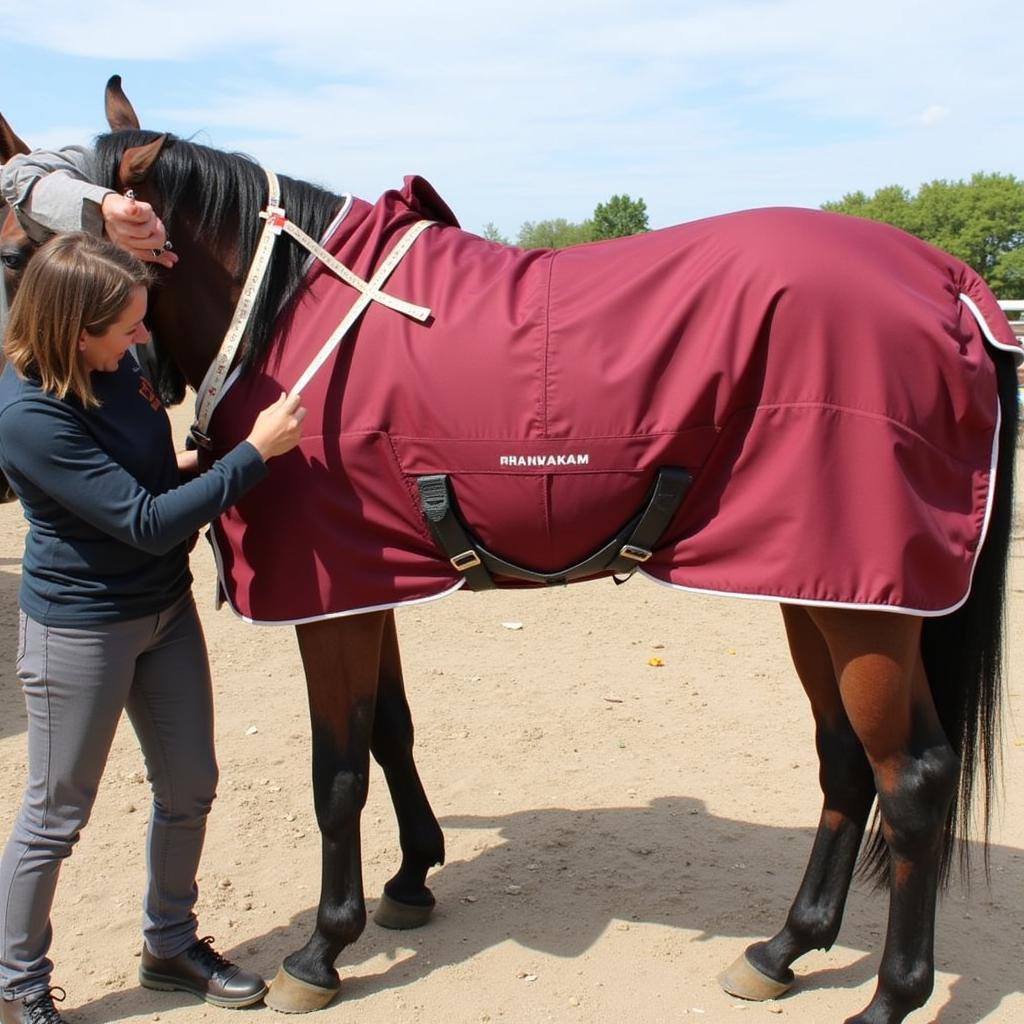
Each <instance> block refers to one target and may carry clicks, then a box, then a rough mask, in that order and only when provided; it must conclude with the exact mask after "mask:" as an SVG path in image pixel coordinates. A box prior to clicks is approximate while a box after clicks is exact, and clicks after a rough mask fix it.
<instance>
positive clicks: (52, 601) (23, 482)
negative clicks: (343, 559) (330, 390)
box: [0, 354, 267, 626]
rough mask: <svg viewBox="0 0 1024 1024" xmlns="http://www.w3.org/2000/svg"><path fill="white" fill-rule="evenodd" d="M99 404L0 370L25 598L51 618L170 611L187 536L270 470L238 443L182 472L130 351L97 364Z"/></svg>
mask: <svg viewBox="0 0 1024 1024" xmlns="http://www.w3.org/2000/svg"><path fill="white" fill-rule="evenodd" d="M91 381H92V387H93V391H94V393H95V395H96V397H97V398H98V399H99V400H100V402H101V403H102V404H101V406H100V408H98V409H88V410H86V409H84V408H83V406H82V404H81V403H80V402H79V401H78V399H77V398H74V397H69V398H67V399H64V400H59V399H57V398H55V397H54V396H53V395H51V394H49V393H47V392H44V391H43V390H42V388H41V387H40V385H39V382H38V381H34V380H32V379H31V378H29V379H22V378H20V377H19V376H18V375H17V374H16V373H15V372H14V371H13V370H12V368H11V367H10V366H7V367H6V368H5V370H4V371H3V374H2V375H0V469H2V470H3V472H4V473H5V474H6V475H7V478H8V480H9V481H10V484H11V487H12V488H13V490H14V492H15V494H17V496H18V497H19V499H20V500H21V504H22V507H23V508H24V511H25V518H26V519H27V520H28V524H29V531H28V536H27V538H26V540H25V557H24V561H23V564H22V581H21V592H20V604H21V608H22V610H23V611H24V612H25V614H26V615H28V616H30V617H31V618H33V619H35V620H36V621H37V622H41V623H43V624H45V625H53V626H83V625H86V624H89V623H104V622H114V621H121V620H125V619H133V618H139V617H141V616H143V615H151V614H155V613H157V612H160V611H163V610H164V609H165V608H168V607H169V606H170V605H171V604H173V603H174V602H175V601H176V600H177V599H178V598H179V597H180V596H181V595H182V594H183V593H185V591H186V590H187V589H188V588H189V586H190V584H191V582H192V576H191V573H190V572H189V569H188V552H187V541H188V540H189V538H190V537H191V536H192V534H193V533H195V531H196V530H198V529H199V528H200V527H202V526H204V525H205V524H206V523H208V522H210V520H211V519H214V518H215V517H216V516H218V515H219V514H220V513H221V512H223V511H224V510H225V509H226V508H228V507H229V506H230V505H232V504H233V503H234V502H235V501H237V500H238V499H239V497H241V495H242V494H243V493H244V492H245V491H247V490H248V489H249V488H250V487H252V486H253V485H254V484H255V483H257V482H258V481H259V480H261V479H263V477H264V476H266V474H267V467H266V466H265V465H264V462H263V460H262V458H261V457H260V455H259V452H257V451H256V449H255V448H254V447H253V446H252V445H250V444H249V443H248V442H242V443H241V444H239V445H238V446H237V447H236V448H234V449H233V450H232V451H231V452H229V453H228V454H227V455H226V456H225V457H224V458H222V459H220V460H219V461H218V462H216V463H215V464H214V466H213V467H212V468H211V469H210V470H209V471H208V472H206V473H203V474H202V475H201V476H199V477H197V478H196V479H194V480H190V481H189V482H188V483H184V484H183V483H181V480H180V478H179V475H178V469H177V463H176V460H175V455H174V449H173V444H172V438H171V428H170V423H169V421H168V419H167V414H166V412H165V411H164V409H163V407H162V406H161V405H160V402H159V399H158V398H157V397H156V395H155V394H154V392H153V388H152V387H151V386H150V384H149V381H148V380H147V379H146V377H145V376H144V375H143V374H142V373H141V371H140V370H139V367H138V364H137V363H136V362H135V360H134V358H133V357H132V356H131V355H130V354H129V355H126V356H125V357H124V358H123V359H122V360H121V362H120V364H119V365H118V368H117V370H115V371H113V372H111V373H104V372H94V373H93V374H92V377H91Z"/></svg>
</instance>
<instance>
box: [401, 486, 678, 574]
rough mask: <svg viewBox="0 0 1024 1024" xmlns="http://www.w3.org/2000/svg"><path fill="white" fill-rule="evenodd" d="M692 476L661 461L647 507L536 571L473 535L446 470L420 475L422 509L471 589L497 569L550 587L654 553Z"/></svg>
mask: <svg viewBox="0 0 1024 1024" xmlns="http://www.w3.org/2000/svg"><path fill="white" fill-rule="evenodd" d="M692 482H693V477H692V476H691V475H690V474H689V473H688V472H687V471H686V470H685V469H680V468H678V467H675V466H664V467H662V468H661V469H659V470H658V474H657V476H656V477H655V481H654V486H653V487H652V488H651V494H650V497H649V498H648V499H647V503H646V505H645V506H644V508H643V509H642V510H641V511H640V512H639V513H637V515H635V516H634V517H633V518H632V519H630V521H629V522H628V523H626V524H625V526H623V527H622V528H621V529H620V530H619V531H618V532H617V533H616V534H615V536H614V537H612V539H611V540H610V541H608V543H606V544H604V545H603V546H602V547H601V548H599V549H598V550H597V551H595V552H594V553H593V554H592V555H590V556H588V557H587V558H585V559H583V561H582V562H577V563H576V564H575V565H572V566H569V567H568V568H566V569H562V570H560V571H558V572H536V571H535V570H533V569H528V568H526V567H525V566H521V565H515V564H514V563H512V562H507V561H505V559H503V558H501V557H500V556H498V555H495V554H494V553H493V552H491V551H488V550H487V549H486V548H485V547H484V546H483V545H482V544H480V543H479V542H478V541H477V540H476V538H474V537H473V536H472V534H471V533H470V532H469V531H468V530H467V529H466V527H465V525H464V524H463V522H462V520H461V519H460V517H459V515H458V512H457V510H456V508H455V505H454V499H453V498H452V494H451V489H450V488H449V486H448V477H447V476H446V475H445V474H443V473H436V474H429V475H426V476H419V477H417V478H416V486H417V488H418V489H419V492H420V511H421V512H422V513H423V518H424V520H425V521H426V524H427V527H428V528H429V530H430V533H431V536H432V537H433V538H434V540H435V542H436V543H437V545H438V547H439V548H440V549H441V550H442V551H443V552H444V554H445V556H446V557H447V558H448V560H449V561H450V562H451V564H452V565H453V566H454V567H455V568H456V569H458V570H459V572H460V573H462V575H463V577H464V578H465V580H466V586H467V587H468V588H469V589H470V590H490V589H493V588H494V586H495V583H494V579H493V576H494V575H497V576H504V577H507V578H509V579H515V580H524V581H526V582H528V583H539V584H542V585H544V586H549V587H552V586H564V585H565V584H566V583H571V582H572V581H573V580H580V579H585V578H586V577H588V576H596V575H598V574H599V573H614V574H621V573H625V574H626V575H627V577H628V576H629V575H631V574H632V573H633V572H635V571H636V569H637V567H638V566H639V565H640V564H641V563H642V562H646V561H647V559H648V558H650V557H651V555H652V554H653V552H654V549H655V548H656V547H657V544H658V541H659V540H660V539H661V536H662V534H663V533H664V532H665V530H666V529H668V525H669V523H670V522H671V521H672V518H673V516H675V514H676V511H677V510H678V508H679V506H680V505H681V504H682V501H683V498H684V497H685V496H686V492H687V491H688V490H689V487H690V484H691V483H692Z"/></svg>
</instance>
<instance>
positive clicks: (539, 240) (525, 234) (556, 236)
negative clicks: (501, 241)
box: [516, 217, 594, 249]
mask: <svg viewBox="0 0 1024 1024" xmlns="http://www.w3.org/2000/svg"><path fill="white" fill-rule="evenodd" d="M592 232H593V222H591V221H589V220H585V221H584V222H583V223H582V224H574V223H573V222H572V221H568V220H566V219H565V218H564V217H557V218H555V219H554V220H539V221H532V220H528V221H526V222H525V223H524V224H523V226H522V227H521V228H520V229H519V237H518V238H517V239H516V245H518V246H519V247H520V248H521V249H564V248H565V247H566V246H568V245H579V244H580V242H590V241H593V238H594V236H593V233H592Z"/></svg>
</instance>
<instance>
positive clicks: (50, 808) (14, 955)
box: [0, 594, 217, 999]
mask: <svg viewBox="0 0 1024 1024" xmlns="http://www.w3.org/2000/svg"><path fill="white" fill-rule="evenodd" d="M18 678H19V679H20V680H21V682H22V686H23V688H24V691H25V703H26V705H27V708H28V782H27V785H26V789H25V796H24V799H23V801H22V804H21V809H20V811H19V812H18V817H17V819H16V821H15V824H14V830H13V832H12V833H11V837H10V839H9V840H8V842H7V846H6V848H5V849H4V852H3V858H2V859H0V914H2V917H0V992H2V993H3V994H5V995H6V996H7V998H15V999H21V998H24V997H25V996H31V995H34V994H35V993H37V992H42V991H45V989H46V988H47V987H48V985H49V984H50V974H51V971H52V970H53V964H52V962H51V961H50V960H49V958H48V956H47V953H48V951H49V948H50V941H51V937H52V930H51V926H50V908H51V906H52V904H53V897H54V891H55V889H56V886H57V876H58V874H59V873H60V864H61V861H62V860H64V858H66V857H68V856H70V855H71V850H72V848H73V847H74V845H75V843H76V842H77V841H78V836H79V833H80V832H81V830H82V828H83V827H84V825H85V823H86V822H87V821H88V820H89V814H90V812H91V811H92V806H93V802H94V800H95V799H96V791H97V789H98V787H99V782H100V777H101V776H102V774H103V769H104V766H105V765H106V762H107V755H108V754H109V752H110V745H111V743H112V741H113V738H114V732H115V730H116V728H117V723H118V719H119V718H120V716H121V711H122V710H125V711H127V713H128V717H129V718H130V720H131V723H132V725H133V727H134V728H135V733H136V735H137V736H138V738H139V743H140V745H141V747H142V752H143V754H144V755H145V759H146V769H147V774H148V776H149V781H150V783H151V785H152V788H153V809H152V814H151V816H150V821H149V834H148V839H147V858H146V863H147V868H148V875H149V879H148V883H147V888H146V893H145V898H144V905H143V922H142V925H143V936H144V938H145V942H146V945H147V946H148V947H149V949H150V951H151V952H152V953H154V954H155V955H156V956H158V957H171V956H177V955H178V953H180V952H182V950H184V949H186V948H187V947H188V946H189V945H191V944H192V942H194V941H195V937H196V919H195V915H194V914H193V907H194V905H195V901H196V896H197V894H198V890H197V888H196V871H197V869H198V866H199V857H200V854H201V853H202V848H203V838H204V835H205V831H206V816H207V814H208V813H209V810H210V804H211V803H212V802H213V798H214V795H215V791H216V787H217V762H216V759H215V756H214V750H213V699H212V695H211V690H210V670H209V664H208V661H207V656H206V643H205V641H204V639H203V632H202V626H201V625H200V623H199V617H198V615H197V613H196V609H195V605H194V603H193V601H192V595H191V594H186V595H185V596H184V597H182V598H181V599H180V600H178V601H177V602H175V603H174V604H173V605H172V606H171V607H170V608H168V609H167V610H166V611H164V612H161V613H160V614H159V615H150V616H147V617H145V618H141V619H132V620H130V621H128V622H116V623H111V624H108V625H99V626H94V627H89V628H67V627H58V626H43V625H41V624H39V623H38V622H35V621H34V620H33V619H30V618H28V617H26V616H25V615H22V616H21V622H20V635H19V643H18ZM111 881H112V883H113V884H115V885H116V884H117V882H116V879H112V880H111Z"/></svg>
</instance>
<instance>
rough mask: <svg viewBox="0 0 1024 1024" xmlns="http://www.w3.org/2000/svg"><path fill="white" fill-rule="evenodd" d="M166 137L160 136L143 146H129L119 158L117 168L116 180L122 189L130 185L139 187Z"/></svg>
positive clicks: (154, 161)
mask: <svg viewBox="0 0 1024 1024" xmlns="http://www.w3.org/2000/svg"><path fill="white" fill-rule="evenodd" d="M166 140H167V136H166V135H161V136H160V137H159V138H156V139H154V140H153V141H152V142H147V143H146V144H145V145H144V146H131V147H130V148H129V149H126V150H125V151H124V153H123V155H122V156H121V164H120V166H119V167H118V172H117V176H118V180H119V182H120V185H121V187H122V188H128V187H129V186H131V185H140V184H142V182H143V181H145V180H146V176H147V175H148V174H149V172H150V170H152V167H153V164H154V163H156V158H157V157H158V156H159V155H160V150H161V149H162V148H163V145H164V142H165V141H166Z"/></svg>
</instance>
